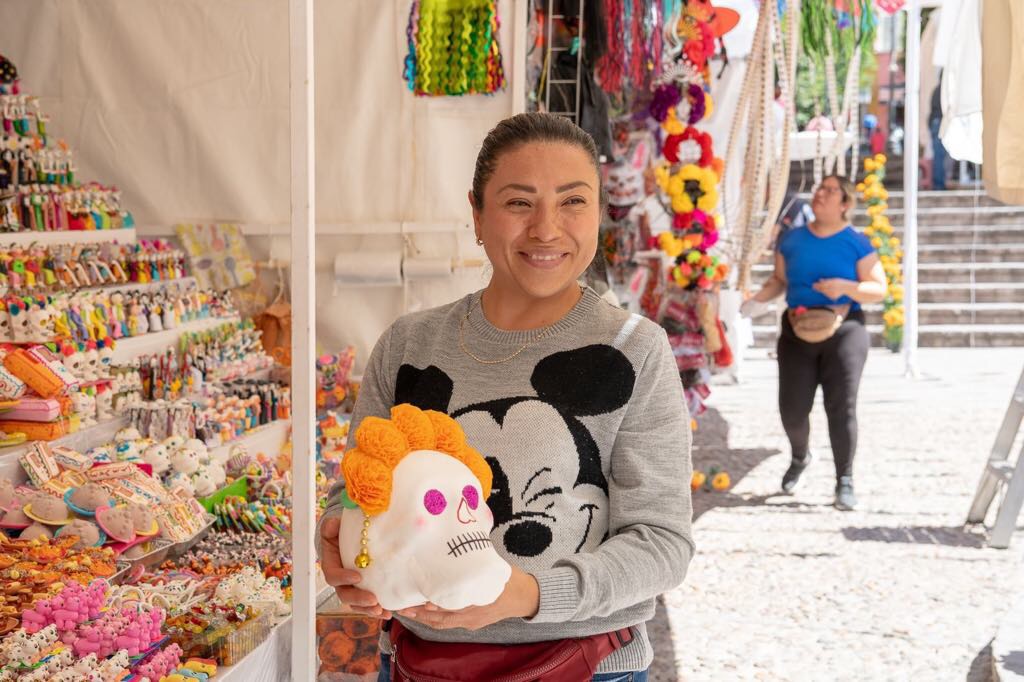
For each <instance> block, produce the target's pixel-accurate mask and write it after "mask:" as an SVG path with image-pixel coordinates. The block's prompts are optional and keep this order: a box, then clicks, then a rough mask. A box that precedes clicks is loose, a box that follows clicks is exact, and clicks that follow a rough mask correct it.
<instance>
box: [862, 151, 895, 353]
mask: <svg viewBox="0 0 1024 682" xmlns="http://www.w3.org/2000/svg"><path fill="white" fill-rule="evenodd" d="M885 162H886V158H885V155H884V154H875V155H874V156H872V157H869V158H867V159H864V171H865V172H866V173H867V175H865V176H864V180H863V181H862V182H861V183H860V184H858V185H857V191H858V192H860V194H861V197H863V199H864V202H865V203H866V204H867V206H868V208H867V213H868V217H870V218H871V224H870V225H869V226H868V227H866V228H865V229H864V234H865V235H866V236H867V237H868V238H870V239H871V245H872V246H873V247H875V250H876V251H878V258H879V260H881V262H882V269H883V270H885V281H886V284H887V286H886V289H885V299H884V300H883V301H882V321H883V323H884V325H885V326H884V329H883V331H882V336H883V338H884V339H885V345H886V347H887V348H889V349H890V350H891V351H893V352H896V351H898V350H899V349H900V344H902V343H903V268H902V265H901V264H900V262H901V260H902V259H903V245H902V244H901V243H900V240H899V237H896V236H895V235H894V234H893V232H895V230H894V229H893V227H892V223H890V222H889V217H888V216H886V215H885V212H886V210H887V209H888V208H889V204H888V203H887V199H888V198H889V192H888V191H887V190H886V189H885V186H884V185H883V184H882V181H883V180H885Z"/></svg>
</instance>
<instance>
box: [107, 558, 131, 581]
mask: <svg viewBox="0 0 1024 682" xmlns="http://www.w3.org/2000/svg"><path fill="white" fill-rule="evenodd" d="M114 566H116V567H117V570H116V571H115V572H114V575H112V576H110V577H109V578H107V580H108V581H109V582H110V584H111V585H119V584H120V583H121V581H122V580H124V578H125V576H126V575H128V572H129V571H130V570H132V562H130V561H121V560H118V561H117V562H116V563H115V564H114Z"/></svg>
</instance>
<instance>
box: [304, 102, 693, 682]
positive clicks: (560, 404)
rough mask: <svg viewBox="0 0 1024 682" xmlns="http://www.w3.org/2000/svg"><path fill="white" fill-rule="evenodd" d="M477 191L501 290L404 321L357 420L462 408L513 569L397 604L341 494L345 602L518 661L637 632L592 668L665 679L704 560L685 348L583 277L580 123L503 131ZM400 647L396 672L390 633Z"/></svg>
mask: <svg viewBox="0 0 1024 682" xmlns="http://www.w3.org/2000/svg"><path fill="white" fill-rule="evenodd" d="M469 201H470V205H471V207H472V211H473V218H474V225H475V229H476V235H477V241H478V243H480V244H482V245H483V247H484V249H485V250H486V251H487V255H488V257H489V259H490V262H491V264H492V266H493V274H492V277H491V280H490V282H489V283H488V285H487V287H486V288H485V289H484V290H483V291H481V292H477V293H474V294H470V295H469V296H466V297H465V298H463V299H461V300H459V301H456V302H454V303H452V304H449V305H446V306H443V307H440V308H436V309H433V310H428V311H425V312H420V313H414V314H411V315H406V316H404V317H402V318H400V319H399V320H397V321H396V322H395V323H394V324H393V325H392V326H391V327H390V328H389V329H388V330H387V331H386V332H385V333H384V335H383V336H382V337H381V339H380V340H379V341H378V343H377V345H376V347H375V348H374V350H373V353H372V354H371V356H370V359H369V363H368V365H367V368H366V372H365V375H364V377H363V383H362V386H361V389H360V395H359V399H358V401H357V404H356V408H355V414H354V415H353V420H352V432H353V433H355V432H356V431H357V430H358V428H359V426H360V423H361V422H362V421H363V420H364V419H365V418H366V417H369V416H375V417H378V418H383V419H387V418H388V417H389V415H390V414H391V410H392V408H393V407H394V406H396V405H400V404H406V403H408V404H411V405H414V406H416V407H418V408H421V409H422V410H433V411H435V412H437V413H443V414H445V415H449V416H450V417H452V418H454V420H455V421H457V422H458V425H459V426H460V427H461V428H462V430H464V432H465V435H466V439H467V441H468V443H469V444H471V445H472V446H473V448H475V449H476V450H478V451H479V452H480V453H482V455H483V456H484V458H485V459H486V462H487V464H488V465H489V466H490V469H491V472H492V474H493V483H492V485H491V486H490V487H491V494H490V497H489V498H488V499H487V502H486V508H487V509H488V510H489V511H490V513H492V514H493V518H494V528H493V531H492V532H491V534H490V539H491V541H492V543H493V546H494V548H495V550H497V552H498V554H499V555H500V556H501V557H502V558H503V559H504V560H505V561H507V562H508V563H509V564H510V565H511V577H510V578H509V579H508V582H507V583H506V584H505V586H504V591H503V592H501V594H500V596H498V598H497V599H496V600H495V601H494V602H493V603H491V604H489V605H486V606H470V607H468V608H464V609H460V610H457V611H446V610H443V609H441V608H439V607H437V606H435V605H433V604H429V603H427V604H422V605H417V606H414V607H411V608H407V609H403V610H401V611H399V612H397V613H395V614H392V613H390V612H388V611H386V610H384V609H383V608H382V607H381V606H380V605H379V604H378V603H377V597H376V596H375V595H374V594H372V593H370V592H367V591H365V590H361V589H360V588H359V580H360V573H359V572H358V571H356V570H353V565H352V562H351V561H343V560H342V557H340V554H339V548H338V533H339V525H340V523H339V521H338V517H339V516H340V515H341V510H342V509H343V507H342V501H343V499H344V497H345V495H344V491H343V489H342V488H341V487H339V489H338V490H336V491H332V498H331V501H330V503H329V507H328V510H327V512H326V514H325V515H324V518H323V520H322V521H321V524H320V534H319V541H320V543H321V547H320V550H321V561H322V566H323V571H324V574H325V577H326V578H327V581H328V582H329V583H330V584H331V585H334V586H335V587H336V590H337V593H338V596H339V598H340V599H341V601H342V602H343V603H344V604H346V605H347V606H349V607H350V608H352V609H353V610H356V611H359V612H361V613H364V614H367V615H371V616H379V617H381V618H385V619H390V618H392V616H394V617H396V618H397V620H399V621H400V626H396V628H397V629H398V630H401V631H403V632H406V635H408V636H412V637H415V638H416V641H417V643H419V644H426V645H427V647H428V649H427V650H429V647H431V646H436V647H439V648H438V649H437V650H438V651H439V652H440V651H444V650H445V649H444V647H446V646H452V645H458V644H460V643H476V644H488V645H494V646H495V647H496V651H505V652H506V653H507V652H508V651H514V649H508V650H505V649H503V647H511V646H512V645H516V644H522V643H530V642H534V643H535V642H547V641H553V640H565V639H567V638H568V639H579V640H583V639H587V638H594V637H600V636H602V635H603V633H617V632H622V631H626V632H628V633H629V634H628V635H627V636H626V637H625V638H622V637H620V639H619V642H618V645H617V646H615V647H614V649H615V650H614V651H611V652H610V653H608V654H607V655H606V657H604V658H603V660H601V661H599V662H598V661H594V662H593V663H592V664H591V665H590V668H589V669H590V670H591V671H593V674H594V676H593V679H597V680H620V679H621V680H627V679H629V680H645V679H646V670H647V668H648V666H649V665H650V663H651V660H652V657H653V653H652V650H651V646H650V643H649V641H648V639H647V635H646V631H645V627H644V623H645V622H646V621H647V620H648V619H649V618H651V617H652V616H653V614H654V603H655V597H656V596H657V595H658V594H660V593H661V592H664V591H666V590H669V589H672V588H674V587H676V586H677V585H678V584H679V583H680V582H681V581H682V579H683V577H684V575H685V573H686V568H687V566H688V564H689V561H690V559H691V557H692V555H693V552H694V545H693V540H692V537H691V514H692V508H691V503H690V488H689V481H690V474H691V468H692V465H691V460H690V430H689V417H688V415H687V413H686V407H685V403H684V399H683V389H682V385H681V383H680V379H679V374H678V371H677V369H676V364H675V361H674V358H673V356H672V352H671V349H670V348H669V344H668V340H667V338H666V335H665V332H664V331H663V330H662V329H661V328H660V327H658V326H657V325H655V324H654V323H653V322H650V321H649V320H645V319H643V318H640V317H639V316H636V315H630V314H629V313H627V312H625V311H622V310H620V309H618V308H615V307H613V306H611V305H609V304H608V303H606V302H604V301H603V300H602V299H601V298H600V297H599V296H598V295H597V294H596V293H595V292H594V291H593V290H591V289H589V288H587V287H583V286H581V285H580V284H579V278H580V276H581V275H582V274H583V272H584V271H585V270H586V269H587V267H588V265H590V263H591V261H592V260H593V258H594V257H595V253H596V251H597V241H598V228H599V224H600V221H601V214H602V211H603V210H604V208H605V203H606V201H605V197H604V196H603V193H602V190H601V172H600V162H599V158H598V153H597V149H596V147H595V146H594V142H593V140H592V139H591V138H590V136H589V135H587V134H586V133H585V132H584V131H582V130H581V129H580V128H578V127H577V126H575V125H574V124H573V123H571V122H570V121H568V120H567V119H564V118H561V117H558V116H554V115H549V114H520V115H518V116H514V117H512V118H510V119H507V120H505V121H502V122H501V123H499V124H498V125H497V127H495V128H494V129H493V130H492V131H491V132H490V134H489V135H488V136H487V138H486V139H485V140H484V143H483V147H482V148H481V150H480V153H479V155H478V157H477V163H476V169H475V174H474V178H473V187H472V189H471V191H470V192H469ZM485 495H486V493H485ZM462 502H465V500H462V501H460V505H461V503H462ZM460 508H461V507H460ZM438 523H441V521H438ZM424 532H430V531H429V530H426V531H424ZM393 570H399V569H398V567H397V566H395V567H393ZM403 636H405V635H403ZM453 643H454V644H453ZM381 645H382V671H381V679H389V677H388V675H389V674H390V669H391V666H392V659H391V654H392V651H391V646H390V639H388V638H382V641H381ZM448 651H451V649H448ZM439 655H440V654H439ZM530 663H531V661H526V660H524V661H522V666H523V669H524V670H526V669H527V668H528V666H529V664H530ZM594 666H596V671H595V670H594ZM452 673H453V674H455V671H452ZM463 674H465V675H471V674H472V673H470V672H468V671H466V672H464V673H463ZM452 679H455V678H454V677H453V678H452ZM467 679H472V677H467ZM545 679H546V678H545ZM552 679H554V678H552ZM563 679H564V678H563ZM580 679H583V678H580ZM586 679H590V675H588V676H587V677H586Z"/></svg>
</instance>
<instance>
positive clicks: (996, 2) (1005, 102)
mask: <svg viewBox="0 0 1024 682" xmlns="http://www.w3.org/2000/svg"><path fill="white" fill-rule="evenodd" d="M983 30H984V44H985V52H984V55H983V58H984V73H983V86H984V101H985V112H984V117H985V134H984V141H985V165H984V173H983V175H984V178H985V190H986V191H987V192H988V193H989V194H990V195H992V196H993V197H995V198H996V199H999V200H1000V201H1004V202H1006V203H1010V204H1024V117H1022V116H1021V115H1020V103H1021V102H1024V3H1021V2H1020V0H987V1H986V3H985V16H984V17H983Z"/></svg>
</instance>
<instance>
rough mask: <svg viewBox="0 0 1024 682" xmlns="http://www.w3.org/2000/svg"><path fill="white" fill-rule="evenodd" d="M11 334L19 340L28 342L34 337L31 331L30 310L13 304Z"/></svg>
mask: <svg viewBox="0 0 1024 682" xmlns="http://www.w3.org/2000/svg"><path fill="white" fill-rule="evenodd" d="M11 307H12V310H11V311H10V314H11V336H12V337H13V338H14V340H15V341H17V342H27V341H31V340H32V339H31V338H30V337H31V334H30V333H29V322H28V311H26V310H25V309H24V308H18V307H15V306H11Z"/></svg>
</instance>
